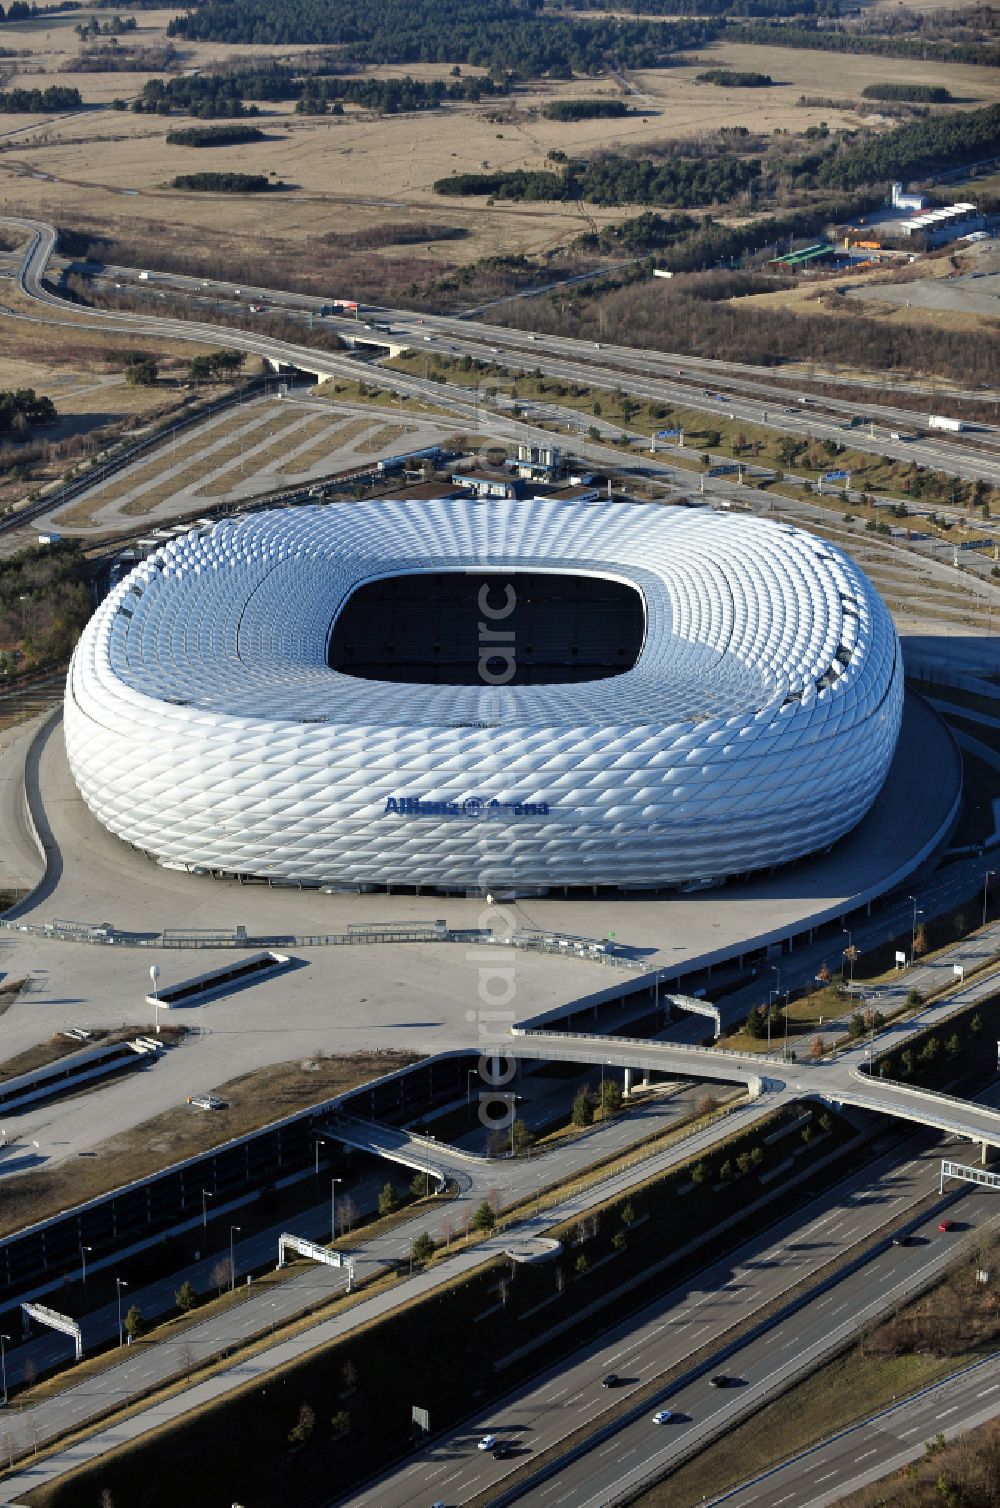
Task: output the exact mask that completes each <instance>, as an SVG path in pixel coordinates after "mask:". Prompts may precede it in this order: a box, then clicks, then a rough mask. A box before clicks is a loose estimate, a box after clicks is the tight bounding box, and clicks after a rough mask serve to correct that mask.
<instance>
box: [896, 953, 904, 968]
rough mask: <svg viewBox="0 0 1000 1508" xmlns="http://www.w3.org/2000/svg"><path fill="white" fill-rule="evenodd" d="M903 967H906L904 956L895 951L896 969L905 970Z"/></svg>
mask: <svg viewBox="0 0 1000 1508" xmlns="http://www.w3.org/2000/svg"><path fill="white" fill-rule="evenodd" d="M905 966H906V954H905V953H900V952H899V950H898V949H897V951H896V967H897V969H901V968H905Z"/></svg>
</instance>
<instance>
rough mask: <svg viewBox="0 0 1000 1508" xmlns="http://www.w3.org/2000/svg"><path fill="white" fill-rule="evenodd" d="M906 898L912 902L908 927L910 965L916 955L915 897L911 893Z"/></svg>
mask: <svg viewBox="0 0 1000 1508" xmlns="http://www.w3.org/2000/svg"><path fill="white" fill-rule="evenodd" d="M908 899H909V900H911V901H912V902H913V923H912V925H911V927H910V965H911V967H912V965H913V962H914V959H915V958H916V956H917V898H916V896H915V895H911V896H909V897H908Z"/></svg>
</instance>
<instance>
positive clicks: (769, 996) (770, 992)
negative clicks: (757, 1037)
mask: <svg viewBox="0 0 1000 1508" xmlns="http://www.w3.org/2000/svg"><path fill="white" fill-rule="evenodd" d="M780 993H781V992H780V990H768V992H767V1050H768V1052H769V1053H770V1051H771V1007H772V1006H773V1005H774V997H775V995H778V994H780Z"/></svg>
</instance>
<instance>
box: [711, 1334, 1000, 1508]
mask: <svg viewBox="0 0 1000 1508" xmlns="http://www.w3.org/2000/svg"><path fill="white" fill-rule="evenodd" d="M998 1411H1000V1353H994V1355H992V1356H988V1357H985V1358H984V1359H983V1360H982V1361H979V1362H976V1363H975V1364H974V1365H972V1366H970V1367H964V1368H963V1369H962V1370H961V1371H960V1372H958V1373H957V1374H956V1375H954V1376H952V1377H946V1378H944V1379H943V1380H942V1381H941V1382H937V1383H934V1384H933V1386H931V1387H927V1388H922V1389H921V1390H920V1392H919V1393H915V1394H914V1395H913V1396H912V1397H910V1398H905V1399H903V1400H902V1401H901V1402H899V1403H893V1404H890V1406H889V1407H888V1408H885V1409H880V1410H879V1412H878V1413H876V1414H872V1415H870V1416H869V1418H867V1419H863V1420H861V1421H859V1423H857V1424H855V1425H854V1426H853V1427H852V1428H850V1429H845V1430H840V1431H838V1432H837V1434H835V1435H833V1436H831V1437H830V1438H829V1439H828V1440H823V1441H821V1442H820V1443H819V1444H817V1445H814V1446H812V1448H811V1449H809V1450H804V1451H801V1452H800V1453H799V1454H797V1455H796V1456H795V1457H793V1459H792V1460H790V1461H788V1462H786V1463H785V1464H784V1465H782V1466H779V1467H776V1468H775V1469H774V1470H773V1471H769V1472H767V1473H764V1474H762V1475H760V1476H758V1477H754V1478H753V1479H752V1480H751V1481H748V1482H745V1483H741V1484H740V1486H739V1487H737V1488H734V1489H731V1490H730V1491H728V1492H724V1493H722V1494H721V1495H720V1496H718V1497H713V1498H710V1499H708V1500H707V1502H708V1504H709V1508H712V1505H715V1504H721V1503H726V1504H729V1505H730V1508H750V1505H751V1504H752V1503H756V1504H757V1505H758V1508H778V1505H783V1508H827V1505H828V1504H831V1503H836V1502H839V1501H840V1499H841V1498H843V1497H846V1495H847V1494H848V1493H852V1492H857V1491H858V1490H859V1489H860V1488H862V1487H866V1486H868V1485H869V1483H871V1482H875V1481H878V1480H879V1478H880V1477H884V1476H886V1475H887V1474H888V1473H889V1472H891V1471H897V1470H899V1469H900V1468H901V1467H903V1466H906V1465H907V1464H908V1463H909V1462H910V1461H914V1460H916V1459H917V1457H919V1456H922V1455H923V1454H924V1448H925V1446H926V1444H927V1443H928V1442H929V1441H931V1440H934V1439H936V1438H937V1436H938V1435H943V1436H944V1437H945V1439H946V1440H951V1439H954V1437H955V1436H956V1435H961V1434H964V1433H965V1432H966V1431H968V1430H971V1429H976V1428H977V1427H978V1426H979V1425H981V1424H985V1423H986V1422H987V1421H988V1420H990V1419H995V1418H996V1415H997V1413H998ZM862 1463H865V1464H862Z"/></svg>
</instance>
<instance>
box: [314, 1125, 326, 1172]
mask: <svg viewBox="0 0 1000 1508" xmlns="http://www.w3.org/2000/svg"><path fill="white" fill-rule="evenodd" d="M325 1146H326V1140H325V1138H324V1137H322V1136H317V1138H316V1169H315V1171H316V1182H317V1183H318V1182H319V1149H320V1147H325Z"/></svg>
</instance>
